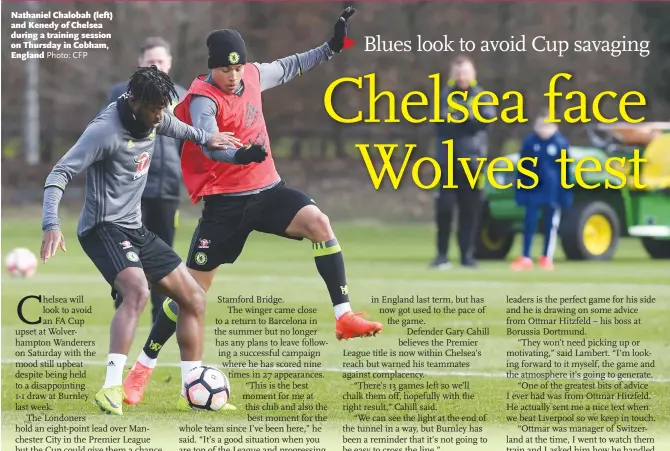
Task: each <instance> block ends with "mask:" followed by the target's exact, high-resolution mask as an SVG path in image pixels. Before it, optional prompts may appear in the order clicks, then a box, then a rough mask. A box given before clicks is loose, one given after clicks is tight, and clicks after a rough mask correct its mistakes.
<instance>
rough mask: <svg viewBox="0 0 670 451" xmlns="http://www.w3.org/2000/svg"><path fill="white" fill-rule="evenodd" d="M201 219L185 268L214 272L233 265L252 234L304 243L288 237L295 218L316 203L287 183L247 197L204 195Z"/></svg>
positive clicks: (194, 234) (194, 233)
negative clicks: (216, 269) (279, 237)
mask: <svg viewBox="0 0 670 451" xmlns="http://www.w3.org/2000/svg"><path fill="white" fill-rule="evenodd" d="M203 200H204V204H205V205H204V208H203V210H202V216H201V217H200V221H199V222H198V226H197V227H196V229H195V232H193V239H192V240H191V246H190V248H189V251H188V258H187V260H186V266H187V267H189V268H191V269H195V270H197V271H211V270H213V269H215V268H217V267H218V266H219V265H223V264H226V263H233V262H234V261H235V260H237V257H239V256H240V254H241V253H242V249H243V248H244V243H245V242H246V240H247V237H248V236H249V234H250V233H251V232H252V231H257V232H263V233H269V234H272V235H277V236H281V237H284V238H290V239H294V240H302V238H296V237H290V236H288V235H286V229H287V228H288V226H289V224H291V221H293V218H294V217H295V215H296V214H297V213H298V211H300V210H301V209H302V208H303V207H305V206H307V205H313V204H314V201H313V200H312V199H310V198H309V196H307V195H306V194H305V193H303V192H301V191H298V190H295V189H292V188H287V187H286V186H284V183H283V182H282V183H280V184H279V185H277V186H275V187H273V188H270V189H268V190H265V191H261V192H260V193H258V194H252V195H248V196H222V195H214V196H205V197H204V199H203Z"/></svg>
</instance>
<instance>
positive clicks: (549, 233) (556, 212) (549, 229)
mask: <svg viewBox="0 0 670 451" xmlns="http://www.w3.org/2000/svg"><path fill="white" fill-rule="evenodd" d="M560 223H561V209H560V208H554V207H552V206H550V205H548V206H546V207H545V208H544V252H543V253H542V255H545V256H547V257H549V258H550V259H553V258H554V251H555V250H556V241H557V240H558V226H559V225H560Z"/></svg>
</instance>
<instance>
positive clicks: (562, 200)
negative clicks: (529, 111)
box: [512, 112, 573, 271]
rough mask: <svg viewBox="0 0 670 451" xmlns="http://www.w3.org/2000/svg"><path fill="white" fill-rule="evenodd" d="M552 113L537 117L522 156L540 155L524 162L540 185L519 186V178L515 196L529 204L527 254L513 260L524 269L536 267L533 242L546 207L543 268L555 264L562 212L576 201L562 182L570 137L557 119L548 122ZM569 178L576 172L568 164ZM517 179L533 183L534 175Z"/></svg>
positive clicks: (517, 268) (515, 267) (514, 265)
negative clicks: (562, 130) (563, 164)
mask: <svg viewBox="0 0 670 451" xmlns="http://www.w3.org/2000/svg"><path fill="white" fill-rule="evenodd" d="M547 117H548V114H547V113H546V112H545V113H543V114H542V115H540V116H539V117H538V118H537V119H536V120H535V126H534V130H533V132H532V133H531V134H530V135H528V136H527V137H526V139H524V141H523V145H522V147H521V155H520V158H526V157H530V158H537V163H536V164H535V165H532V164H531V162H523V163H522V164H523V165H524V168H525V169H527V170H528V171H532V172H534V173H535V174H537V177H538V181H537V185H536V186H535V187H533V188H532V189H524V188H519V184H518V183H517V182H516V181H515V183H514V186H515V189H516V192H515V200H516V202H517V204H518V205H520V206H522V207H525V210H526V211H525V214H524V228H523V255H522V256H520V257H519V258H517V259H516V260H515V261H514V263H512V270H515V271H522V270H527V269H532V268H533V260H532V258H531V256H530V255H531V254H530V251H531V246H532V243H533V236H534V235H535V231H536V229H537V222H538V219H539V215H540V210H542V214H543V219H544V248H543V250H542V256H541V257H540V258H539V261H538V263H539V265H540V268H542V269H553V268H554V263H553V260H554V251H555V250H556V241H557V240H558V227H559V225H560V221H561V212H562V211H565V210H567V209H568V208H569V207H570V205H571V204H572V190H571V189H567V188H563V186H562V185H561V163H559V162H558V161H557V160H558V159H559V158H560V157H561V152H562V151H563V150H564V149H565V151H566V152H568V154H567V157H568V158H570V153H569V150H570V144H569V143H568V139H567V138H566V137H565V136H563V134H562V133H561V132H560V131H559V130H558V125H556V124H555V123H550V122H546V119H547ZM566 169H567V173H566V180H567V183H568V184H571V183H573V181H572V179H573V177H572V172H571V168H570V165H569V164H566ZM517 180H518V181H520V182H521V184H523V185H524V186H526V187H530V186H532V185H533V180H532V179H531V177H530V176H528V175H525V174H522V173H517Z"/></svg>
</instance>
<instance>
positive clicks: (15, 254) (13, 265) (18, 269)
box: [5, 247, 37, 277]
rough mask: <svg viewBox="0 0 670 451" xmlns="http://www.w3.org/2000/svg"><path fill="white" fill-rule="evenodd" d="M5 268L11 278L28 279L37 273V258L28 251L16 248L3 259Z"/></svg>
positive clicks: (23, 248)
mask: <svg viewBox="0 0 670 451" xmlns="http://www.w3.org/2000/svg"><path fill="white" fill-rule="evenodd" d="M5 267H6V268H7V272H8V273H9V275H10V276H12V277H30V276H32V275H33V274H35V272H36V271H37V257H35V254H33V253H32V252H30V250H29V249H26V248H25V247H17V248H16V249H13V250H12V251H11V252H10V253H9V254H7V256H6V257H5Z"/></svg>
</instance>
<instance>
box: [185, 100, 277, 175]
mask: <svg viewBox="0 0 670 451" xmlns="http://www.w3.org/2000/svg"><path fill="white" fill-rule="evenodd" d="M189 113H190V115H191V119H192V121H193V125H194V126H195V127H197V128H199V129H202V130H205V131H207V132H209V133H218V132H219V127H218V125H217V123H216V114H217V111H216V104H215V103H214V101H213V100H212V99H210V98H208V97H203V96H194V97H193V100H192V101H191V104H190V105H189ZM225 133H228V132H225ZM230 139H231V140H234V142H233V143H232V145H230V146H228V147H226V148H224V149H212V148H211V147H210V146H208V145H201V146H200V147H201V148H202V151H203V152H204V154H205V155H206V156H207V158H209V159H210V160H214V161H218V162H220V163H230V164H249V163H261V162H263V161H264V160H265V157H267V150H266V149H265V147H263V146H260V145H258V144H251V145H249V146H243V144H242V142H241V141H240V140H238V139H237V138H235V137H234V136H232V135H231V136H230Z"/></svg>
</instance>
